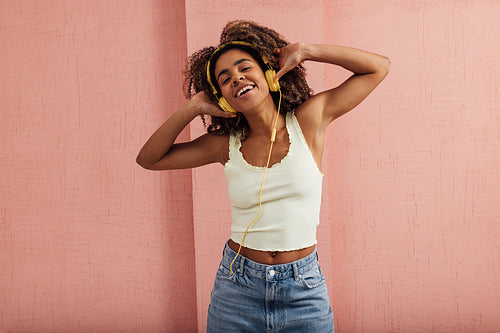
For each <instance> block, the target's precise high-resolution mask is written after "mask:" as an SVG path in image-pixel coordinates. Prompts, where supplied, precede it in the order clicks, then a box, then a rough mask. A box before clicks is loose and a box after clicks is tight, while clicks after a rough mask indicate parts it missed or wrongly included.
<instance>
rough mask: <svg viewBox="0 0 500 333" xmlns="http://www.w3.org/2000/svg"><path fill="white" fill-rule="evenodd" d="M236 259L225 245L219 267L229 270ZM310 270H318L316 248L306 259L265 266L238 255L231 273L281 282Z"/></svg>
mask: <svg viewBox="0 0 500 333" xmlns="http://www.w3.org/2000/svg"><path fill="white" fill-rule="evenodd" d="M234 257H236V252H234V251H233V250H232V249H231V248H230V247H229V246H228V245H227V243H226V246H225V247H224V252H223V257H222V261H221V265H222V266H224V267H225V268H226V269H229V266H230V265H231V262H232V261H233V259H234ZM312 269H320V268H319V265H318V252H317V251H316V248H315V249H314V251H313V252H312V253H311V254H309V255H308V256H307V257H304V258H302V259H299V260H297V261H293V262H290V263H286V264H279V265H266V264H261V263H258V262H255V261H252V260H250V259H248V258H246V257H244V256H242V255H238V258H236V260H235V262H234V264H233V272H234V273H235V274H238V275H251V276H254V277H256V278H260V279H263V280H266V279H267V280H269V278H272V279H274V280H281V279H287V278H290V277H293V278H294V279H296V280H297V279H299V278H300V276H301V275H302V274H304V273H305V272H308V271H310V270H312Z"/></svg>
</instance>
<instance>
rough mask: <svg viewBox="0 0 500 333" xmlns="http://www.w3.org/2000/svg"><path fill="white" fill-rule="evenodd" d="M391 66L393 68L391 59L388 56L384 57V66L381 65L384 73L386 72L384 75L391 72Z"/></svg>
mask: <svg viewBox="0 0 500 333" xmlns="http://www.w3.org/2000/svg"><path fill="white" fill-rule="evenodd" d="M390 68H391V59H390V58H388V57H384V59H383V62H382V66H381V70H382V73H384V77H385V76H386V75H387V74H389V70H390Z"/></svg>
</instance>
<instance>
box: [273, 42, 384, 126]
mask: <svg viewBox="0 0 500 333" xmlns="http://www.w3.org/2000/svg"><path fill="white" fill-rule="evenodd" d="M277 54H278V55H279V63H280V68H281V69H280V71H279V72H278V73H277V74H276V78H277V79H279V78H280V77H281V76H282V75H284V74H285V73H286V72H288V71H290V70H291V69H292V68H294V67H295V66H297V65H298V64H300V63H301V62H303V61H307V60H309V61H317V62H324V63H330V64H334V65H337V66H340V67H343V68H345V69H347V70H349V71H351V72H353V75H352V76H351V77H350V78H349V79H347V80H346V81H344V82H343V83H342V84H341V85H340V86H338V87H336V88H333V89H330V90H327V91H324V92H322V93H319V94H317V95H315V96H314V97H313V98H312V99H311V100H310V102H309V103H307V104H314V108H315V110H319V111H320V114H319V115H320V116H321V123H322V124H323V125H327V124H329V123H330V122H331V121H333V120H334V119H336V118H338V117H340V116H341V115H343V114H345V113H346V112H348V111H350V110H352V109H353V108H354V107H355V106H357V105H358V104H359V103H361V102H362V101H363V100H364V99H365V98H366V97H367V96H368V95H369V94H370V93H371V92H372V91H373V89H375V87H376V86H377V85H378V84H379V83H380V82H381V81H382V80H383V79H384V78H385V77H386V75H387V74H388V73H389V67H390V60H389V58H387V57H384V56H381V55H378V54H375V53H371V52H367V51H363V50H359V49H355V48H351V47H344V46H337V45H323V44H306V43H295V44H290V45H288V46H286V47H284V48H282V49H280V50H278V51H277ZM306 106H307V105H306Z"/></svg>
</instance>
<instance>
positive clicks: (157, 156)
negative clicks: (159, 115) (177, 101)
mask: <svg viewBox="0 0 500 333" xmlns="http://www.w3.org/2000/svg"><path fill="white" fill-rule="evenodd" d="M199 114H200V113H199V106H198V105H197V104H196V103H194V102H193V101H188V102H187V103H186V104H184V106H183V107H182V108H180V109H179V110H178V111H177V112H176V113H174V114H173V115H172V116H171V117H170V118H169V119H167V121H165V122H164V123H163V125H161V126H160V127H159V128H158V129H157V130H156V131H155V132H154V133H153V135H152V136H151V137H150V138H149V140H148V141H147V142H146V143H145V144H144V146H143V147H142V149H141V151H140V152H139V154H138V155H137V159H136V162H137V163H138V164H139V165H141V166H142V167H144V168H148V167H150V166H151V165H153V164H155V163H156V162H158V161H159V160H161V159H162V158H163V156H165V155H166V154H167V153H168V152H169V150H170V148H171V147H172V145H173V144H174V142H175V139H176V138H177V136H178V135H179V134H180V133H181V131H182V130H183V129H184V128H185V127H186V126H187V125H188V124H189V123H190V122H191V121H192V120H193V119H194V118H196V116H198V115H199Z"/></svg>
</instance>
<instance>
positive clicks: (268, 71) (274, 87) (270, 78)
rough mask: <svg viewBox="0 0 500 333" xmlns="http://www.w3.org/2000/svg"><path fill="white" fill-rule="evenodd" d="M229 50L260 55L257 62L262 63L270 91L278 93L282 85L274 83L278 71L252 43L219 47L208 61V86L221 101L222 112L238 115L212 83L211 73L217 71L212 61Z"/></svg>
mask: <svg viewBox="0 0 500 333" xmlns="http://www.w3.org/2000/svg"><path fill="white" fill-rule="evenodd" d="M227 48H239V49H242V50H243V51H247V50H251V53H250V55H252V56H253V54H256V55H258V57H257V58H256V60H257V61H258V62H259V63H260V65H261V67H262V69H263V71H264V75H265V76H266V81H267V85H268V86H269V91H272V92H277V91H279V90H280V84H279V83H278V81H274V76H275V75H276V71H275V70H274V69H273V68H272V67H271V65H270V64H269V61H268V60H267V58H266V57H264V56H260V54H259V51H258V50H257V49H256V48H255V47H254V46H253V45H252V44H250V43H247V42H241V41H232V42H227V43H225V44H222V45H221V46H219V47H218V48H217V49H216V50H215V51H214V52H213V53H212V55H211V56H210V58H209V59H208V63H207V81H208V84H209V85H210V88H211V89H212V94H213V95H214V96H215V98H217V100H218V101H219V106H220V108H221V109H222V110H224V111H226V112H232V113H237V111H236V110H235V109H234V108H233V107H232V106H231V105H229V103H228V102H227V100H226V99H225V98H224V96H222V94H220V96H219V91H218V90H217V88H216V86H215V84H214V83H213V82H212V75H211V72H213V71H215V63H213V61H212V59H214V58H215V59H217V58H218V56H219V55H220V54H221V53H222V52H223V51H224V50H225V49H227Z"/></svg>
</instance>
